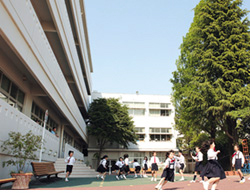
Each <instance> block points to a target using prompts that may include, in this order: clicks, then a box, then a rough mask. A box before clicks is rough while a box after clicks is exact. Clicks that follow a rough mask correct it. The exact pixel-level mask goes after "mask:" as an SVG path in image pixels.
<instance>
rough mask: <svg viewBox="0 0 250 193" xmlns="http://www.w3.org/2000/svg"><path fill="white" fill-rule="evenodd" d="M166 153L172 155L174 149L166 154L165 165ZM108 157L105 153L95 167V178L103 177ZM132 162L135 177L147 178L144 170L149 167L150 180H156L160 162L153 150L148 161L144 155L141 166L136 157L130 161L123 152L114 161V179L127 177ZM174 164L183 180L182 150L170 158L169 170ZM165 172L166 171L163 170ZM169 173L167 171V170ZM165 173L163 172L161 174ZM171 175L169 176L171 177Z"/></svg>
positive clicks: (183, 163)
mask: <svg viewBox="0 0 250 193" xmlns="http://www.w3.org/2000/svg"><path fill="white" fill-rule="evenodd" d="M168 155H170V156H174V151H171V153H168V154H167V158H166V162H165V165H166V164H167V160H169V159H168ZM107 159H108V156H107V155H105V156H103V158H102V159H101V161H100V165H99V167H98V168H97V171H98V172H99V174H98V175H97V178H99V177H100V176H101V179H104V177H105V175H106V172H107V167H106V161H107ZM130 163H131V164H133V170H134V177H135V178H137V177H138V175H140V177H145V178H147V177H148V176H147V175H146V171H147V170H148V169H149V168H151V173H152V179H151V181H157V171H158V165H159V163H160V160H159V158H158V157H157V156H156V152H153V156H152V157H151V159H150V162H149V161H148V158H147V157H146V156H145V157H144V160H143V163H142V167H141V165H140V164H139V163H138V160H137V159H134V160H133V161H132V162H130V161H129V155H128V154H125V155H124V157H120V158H119V160H118V161H117V162H116V163H115V166H114V170H115V171H116V179H117V180H120V179H127V175H128V174H129V173H130V168H129V164H130ZM176 164H178V167H179V169H180V174H181V176H182V178H181V181H182V180H184V176H183V171H184V167H185V158H184V156H183V155H182V151H179V156H174V161H173V160H172V162H171V164H170V165H171V170H172V169H174V168H175V167H176ZM165 173H166V171H165ZM168 174H169V172H168ZM163 175H165V174H163ZM172 178H173V176H172V177H171V179H172Z"/></svg>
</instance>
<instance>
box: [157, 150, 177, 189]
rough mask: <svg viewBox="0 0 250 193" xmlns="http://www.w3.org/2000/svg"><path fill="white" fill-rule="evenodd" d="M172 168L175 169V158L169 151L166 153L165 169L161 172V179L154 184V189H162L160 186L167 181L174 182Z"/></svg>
mask: <svg viewBox="0 0 250 193" xmlns="http://www.w3.org/2000/svg"><path fill="white" fill-rule="evenodd" d="M174 170H175V159H174V152H173V151H170V152H167V153H166V161H165V169H164V170H163V172H162V175H161V180H160V182H159V183H158V184H157V186H155V189H157V190H162V186H164V185H165V184H166V183H167V182H168V181H170V182H174Z"/></svg>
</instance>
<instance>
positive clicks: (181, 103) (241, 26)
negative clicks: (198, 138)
mask: <svg viewBox="0 0 250 193" xmlns="http://www.w3.org/2000/svg"><path fill="white" fill-rule="evenodd" d="M241 5H242V0H201V1H200V3H199V4H198V5H197V6H196V7H195V9H194V12H195V16H194V19H193V23H192V24H191V27H190V29H189V32H188V33H187V34H186V37H184V38H183V43H182V45H181V55H180V57H179V59H178V61H177V71H175V72H174V73H173V79H172V80H171V81H172V83H173V96H174V104H175V106H176V113H177V114H176V125H177V128H179V130H180V131H181V132H183V133H185V132H186V131H188V130H190V129H192V130H197V131H205V132H207V133H209V134H210V135H211V137H212V138H215V136H216V131H217V130H221V131H223V132H224V133H225V134H226V135H227V136H228V138H229V143H232V144H233V143H237V142H238V140H239V135H240V133H241V134H242V133H244V129H242V127H241V128H240V127H238V126H237V124H236V120H237V119H238V118H241V119H242V120H247V119H249V110H250V109H249V107H250V85H249V82H250V69H249V68H250V63H249V62H250V33H249V21H248V19H247V18H246V14H247V11H246V10H243V9H241V8H240V7H241ZM243 122H244V121H243ZM244 123H246V121H245V122H244ZM241 136H242V135H241ZM243 136H244V134H243ZM228 151H229V152H228V153H231V152H232V146H231V147H230V146H229V149H228Z"/></svg>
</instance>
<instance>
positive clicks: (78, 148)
mask: <svg viewBox="0 0 250 193" xmlns="http://www.w3.org/2000/svg"><path fill="white" fill-rule="evenodd" d="M74 148H76V149H77V150H79V151H80V152H82V148H81V145H80V144H79V143H77V142H76V141H74Z"/></svg>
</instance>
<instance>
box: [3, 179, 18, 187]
mask: <svg viewBox="0 0 250 193" xmlns="http://www.w3.org/2000/svg"><path fill="white" fill-rule="evenodd" d="M15 181H16V178H7V179H1V180H0V187H1V186H2V185H3V184H6V183H9V182H15Z"/></svg>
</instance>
